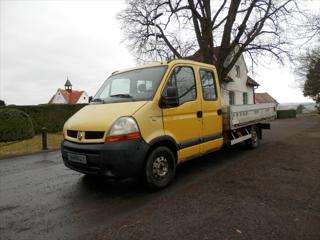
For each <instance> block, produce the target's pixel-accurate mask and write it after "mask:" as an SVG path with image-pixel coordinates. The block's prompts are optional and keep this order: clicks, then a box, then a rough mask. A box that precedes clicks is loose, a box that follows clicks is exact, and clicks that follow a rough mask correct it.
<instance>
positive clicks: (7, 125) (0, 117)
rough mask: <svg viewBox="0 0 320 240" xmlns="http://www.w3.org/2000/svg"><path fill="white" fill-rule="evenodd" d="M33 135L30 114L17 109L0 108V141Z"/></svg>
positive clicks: (20, 138)
mask: <svg viewBox="0 0 320 240" xmlns="http://www.w3.org/2000/svg"><path fill="white" fill-rule="evenodd" d="M33 136H34V128H33V124H32V121H31V118H30V116H29V115H28V114H27V113H25V112H23V111H21V110H18V109H14V108H1V109H0V142H8V141H16V140H22V139H27V138H32V137H33Z"/></svg>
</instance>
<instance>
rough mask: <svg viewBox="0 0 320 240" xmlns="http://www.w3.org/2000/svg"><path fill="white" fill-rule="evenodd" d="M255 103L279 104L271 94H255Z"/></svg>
mask: <svg viewBox="0 0 320 240" xmlns="http://www.w3.org/2000/svg"><path fill="white" fill-rule="evenodd" d="M254 99H255V103H256V104H259V103H276V104H277V105H278V104H279V103H278V101H277V100H275V99H274V98H273V97H271V95H270V94H269V93H255V94H254Z"/></svg>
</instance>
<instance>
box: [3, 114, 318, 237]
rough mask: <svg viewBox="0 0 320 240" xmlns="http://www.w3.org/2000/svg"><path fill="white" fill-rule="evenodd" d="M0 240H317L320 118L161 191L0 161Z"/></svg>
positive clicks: (216, 160)
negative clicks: (152, 191)
mask: <svg viewBox="0 0 320 240" xmlns="http://www.w3.org/2000/svg"><path fill="white" fill-rule="evenodd" d="M0 239H15V240H19V239H259V240H261V239H268V240H269V239H290V240H291V239H299V240H300V239H314V240H319V239H320V118H319V116H313V117H303V118H298V119H289V120H277V121H275V122H273V124H272V130H271V131H265V134H264V139H263V141H262V142H261V145H260V147H259V148H258V149H256V150H251V151H248V150H245V149H244V148H243V147H242V146H236V147H233V148H229V149H224V150H222V151H219V152H216V153H214V154H211V155H208V156H206V157H202V158H199V159H195V160H192V161H189V162H187V163H185V164H182V165H181V166H179V167H178V172H177V175H176V179H175V181H174V183H173V184H172V185H170V187H168V188H167V189H164V190H163V191H160V192H154V193H150V192H148V191H146V190H145V189H144V187H143V186H141V185H140V184H139V183H138V182H136V181H126V182H122V183H110V182H108V181H106V180H104V179H92V178H88V177H85V176H84V175H82V174H79V173H77V172H74V171H72V170H69V169H67V168H66V167H65V166H64V165H63V164H62V161H61V157H60V153H59V152H51V153H44V154H38V155H32V156H25V157H17V158H11V159H4V160H0Z"/></svg>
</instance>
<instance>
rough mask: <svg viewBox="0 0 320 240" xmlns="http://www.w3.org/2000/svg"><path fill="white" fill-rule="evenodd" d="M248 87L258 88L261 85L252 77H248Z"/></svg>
mask: <svg viewBox="0 0 320 240" xmlns="http://www.w3.org/2000/svg"><path fill="white" fill-rule="evenodd" d="M247 85H250V86H257V87H259V86H260V84H259V83H257V82H256V81H255V80H253V79H252V78H251V77H249V76H248V78H247Z"/></svg>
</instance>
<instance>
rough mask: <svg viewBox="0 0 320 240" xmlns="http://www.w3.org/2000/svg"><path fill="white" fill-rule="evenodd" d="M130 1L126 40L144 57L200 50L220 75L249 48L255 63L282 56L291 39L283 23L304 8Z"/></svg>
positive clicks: (242, 1) (274, 2)
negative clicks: (267, 56) (259, 60)
mask: <svg viewBox="0 0 320 240" xmlns="http://www.w3.org/2000/svg"><path fill="white" fill-rule="evenodd" d="M127 4H128V6H127V8H126V9H125V10H124V11H123V12H122V13H120V15H119V18H120V20H121V21H122V28H123V30H124V32H125V34H126V41H127V43H128V45H129V46H130V47H131V49H132V50H133V51H134V52H135V53H136V54H137V55H138V56H140V57H142V58H147V59H148V58H149V59H150V58H152V56H155V54H157V56H160V57H161V58H165V59H166V58H182V57H185V56H188V55H190V54H192V53H194V52H195V51H196V50H198V51H199V53H200V54H201V55H202V57H203V61H204V62H206V63H210V64H212V63H213V64H216V65H217V67H218V71H219V75H220V79H225V78H226V76H227V74H228V72H229V71H230V70H231V69H232V67H233V66H234V64H235V63H236V61H237V59H238V58H239V57H240V56H241V54H243V53H244V52H246V53H248V56H250V58H251V60H252V61H253V62H256V61H257V58H258V56H260V55H261V54H262V55H264V54H267V55H270V56H273V57H276V58H277V59H278V60H281V58H282V56H283V55H285V54H287V51H286V46H288V44H289V42H288V41H286V39H285V38H284V37H283V36H284V34H283V32H284V29H283V26H284V24H285V23H289V22H290V18H291V17H292V16H293V15H294V14H295V13H297V12H298V8H297V4H296V0H251V1H249V0H221V1H213V0H211V1H210V0H158V1H155V0H127ZM217 46H219V47H220V48H219V51H215V47H217ZM214 52H215V55H216V57H214V54H213V53H214Z"/></svg>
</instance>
